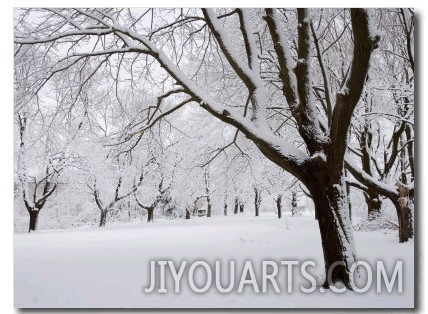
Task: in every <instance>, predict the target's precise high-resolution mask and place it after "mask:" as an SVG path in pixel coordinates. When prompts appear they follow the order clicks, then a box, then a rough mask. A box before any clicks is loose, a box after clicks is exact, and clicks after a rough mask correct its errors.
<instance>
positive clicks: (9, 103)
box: [0, 0, 428, 314]
mask: <svg viewBox="0 0 428 314" xmlns="http://www.w3.org/2000/svg"><path fill="white" fill-rule="evenodd" d="M202 3H203V5H205V6H211V7H231V6H234V7H239V6H244V7H258V6H260V5H261V4H262V5H263V6H266V7H283V6H287V5H290V6H292V5H295V4H298V5H299V6H300V7H321V6H323V7H344V6H347V5H352V6H355V5H357V6H359V7H402V6H406V7H414V8H415V9H416V13H417V17H418V24H417V25H416V27H417V29H418V28H419V29H418V31H417V33H418V34H419V36H418V38H416V43H417V44H416V46H417V47H419V50H417V51H416V54H417V64H418V65H417V69H418V72H419V73H420V74H419V76H418V77H417V82H418V83H417V87H419V89H420V93H419V94H418V97H417V99H418V102H417V104H419V106H420V108H418V111H417V112H418V113H419V115H421V117H420V118H419V122H420V128H419V129H418V131H419V132H418V133H417V135H416V136H417V137H418V138H419V139H420V140H419V141H418V148H417V149H418V151H419V152H420V153H419V154H418V155H417V158H418V159H417V165H418V185H417V190H418V193H417V195H418V196H419V197H420V198H421V199H420V200H418V203H417V205H418V207H417V210H418V209H420V210H418V219H423V221H424V224H425V223H426V221H425V219H426V213H425V211H426V210H427V206H426V199H425V196H424V195H423V191H424V190H425V191H426V182H427V170H426V166H424V162H423V157H422V156H425V159H426V156H427V148H426V143H427V138H426V136H428V132H427V128H428V123H426V122H425V123H424V121H427V120H428V116H427V112H428V111H427V109H426V108H425V109H424V107H426V106H424V105H425V104H424V99H425V97H424V96H425V95H424V94H425V89H424V86H425V83H424V76H425V74H427V65H426V62H424V60H423V56H424V52H426V51H427V49H426V48H427V47H426V45H427V40H426V36H424V35H425V34H426V33H427V30H426V27H427V22H426V19H427V17H428V9H427V8H428V6H427V5H425V6H422V4H423V3H428V2H425V1H415V0H410V1H409V0H408V1H397V0H389V1H373V0H370V1H367V0H360V1H358V2H355V1H354V2H348V3H345V2H343V1H337V0H334V1H328V2H327V1H314V0H311V1H309V0H300V1H298V2H286V1H263V2H261V1H260V0H257V1H256V0H245V1H243V0H240V1H233V2H231V1H224V0H217V1H203V2H200V1H199V2H198V1H194V0H193V1H190V0H181V1H175V2H173V1H168V0H157V1H156V2H155V1H131V0H122V1H120V2H119V1H111V0H106V1H103V2H100V1H93V0H91V1H88V0H84V1H82V0H74V1H73V2H72V4H73V6H74V7H91V6H100V5H102V6H103V7H118V6H121V7H127V6H130V7H140V6H142V5H143V6H146V7H150V6H156V7H176V6H183V7H194V6H195V5H197V4H199V5H200V4H202ZM70 4H71V2H65V1H64V2H58V1H53V0H49V1H29V0H25V1H14V2H12V1H10V0H3V1H1V4H0V6H1V8H0V23H1V26H0V32H1V38H2V40H1V44H0V45H1V46H0V47H1V49H0V51H1V58H0V75H1V100H2V102H1V104H0V119H1V121H0V135H1V141H2V142H1V146H0V147H1V148H0V167H1V168H0V169H1V171H0V173H1V180H0V200H2V203H1V205H2V206H1V208H0V215H1V218H0V234H1V247H2V251H1V256H2V258H1V261H0V289H1V290H0V291H2V296H1V298H0V311H1V313H13V312H15V313H18V311H17V310H14V309H13V271H12V269H13V242H12V239H13V210H12V208H13V7H31V6H33V7H34V6H37V7H41V6H48V7H58V6H60V5H65V6H69V5H70ZM424 38H425V40H424ZM418 40H419V42H418ZM424 143H425V144H424ZM422 216H423V217H422ZM417 227H419V228H420V229H422V232H423V234H424V238H426V232H427V228H423V224H422V223H421V222H419V223H418V225H417ZM422 232H418V235H422ZM420 240H421V239H418V242H419V243H420V242H422V241H420ZM423 252H428V246H427V241H424V242H423V243H422V244H421V245H420V250H419V255H421V254H422V253H423ZM420 260H421V261H422V256H421V257H420ZM426 261H427V259H426V258H423V264H424V266H425V267H424V269H425V271H424V272H423V273H422V274H423V275H424V279H425V280H424V284H421V285H420V289H421V290H422V291H423V292H424V294H426V292H427V290H428V288H427V283H428V280H427V273H428V271H427V269H428V267H427V266H428V265H427V262H426ZM421 268H422V267H421ZM423 300H424V297H419V301H420V302H421V306H422V310H420V311H421V312H424V310H423V309H424V308H425V304H424V301H423ZM49 313H54V312H49ZM146 313H148V312H146ZM156 313H158V314H159V313H160V312H156ZM194 313H196V312H194ZM354 313H355V312H354Z"/></svg>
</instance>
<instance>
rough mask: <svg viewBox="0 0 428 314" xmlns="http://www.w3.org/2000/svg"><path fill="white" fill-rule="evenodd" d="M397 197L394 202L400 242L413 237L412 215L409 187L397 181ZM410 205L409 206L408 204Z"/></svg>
mask: <svg viewBox="0 0 428 314" xmlns="http://www.w3.org/2000/svg"><path fill="white" fill-rule="evenodd" d="M397 187H398V194H399V197H398V199H397V200H396V201H395V202H394V205H395V209H396V211H397V217H398V226H399V228H398V229H399V230H398V240H399V242H400V243H404V242H407V241H409V239H411V238H413V221H412V220H413V217H412V210H411V206H412V205H413V204H412V203H411V200H410V199H409V189H408V188H407V187H405V186H404V185H402V184H400V183H398V184H397ZM409 205H410V206H409Z"/></svg>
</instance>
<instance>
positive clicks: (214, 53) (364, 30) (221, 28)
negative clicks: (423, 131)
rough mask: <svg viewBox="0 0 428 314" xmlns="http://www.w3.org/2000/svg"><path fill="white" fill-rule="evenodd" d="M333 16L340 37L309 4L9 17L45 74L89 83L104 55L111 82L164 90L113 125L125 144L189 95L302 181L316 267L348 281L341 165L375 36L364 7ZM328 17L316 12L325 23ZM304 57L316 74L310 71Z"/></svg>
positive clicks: (351, 250)
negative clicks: (78, 75)
mask: <svg viewBox="0 0 428 314" xmlns="http://www.w3.org/2000/svg"><path fill="white" fill-rule="evenodd" d="M317 12H318V11H317ZM328 12H330V11H328ZM339 12H341V13H342V15H341V17H342V16H343V27H342V28H343V33H342V35H343V34H346V36H342V35H341V34H338V35H337V36H336V38H335V40H334V41H333V42H332V43H331V42H330V41H327V40H323V37H322V36H318V35H317V34H316V32H317V30H318V29H317V27H316V25H313V23H312V14H313V12H311V11H310V10H307V9H298V10H297V12H296V11H294V10H276V9H266V10H244V9H233V10H229V9H227V10H224V9H220V10H213V9H202V10H201V11H199V10H197V9H185V10H176V11H174V10H161V9H160V10H154V9H148V10H123V9H49V10H46V11H41V10H38V9H37V10H34V12H33V13H32V12H26V14H22V15H20V16H19V17H18V18H17V23H16V24H17V31H16V33H15V44H16V45H18V46H19V47H26V46H28V45H35V46H37V47H39V46H49V47H51V46H54V47H56V48H58V49H57V50H56V53H57V54H59V55H58V56H56V57H55V58H54V59H55V60H56V63H55V64H54V65H53V66H52V67H51V68H50V69H49V70H50V72H51V73H52V75H55V74H58V73H61V72H63V71H68V70H69V69H71V68H79V69H80V68H87V69H89V71H88V72H89V73H90V74H88V75H87V76H86V77H87V80H90V78H91V74H92V73H94V72H96V71H98V69H99V68H100V67H102V66H104V65H105V64H106V63H108V66H109V67H111V68H113V70H112V77H113V78H114V79H115V81H116V82H117V83H119V82H120V81H121V78H123V79H125V78H126V79H127V80H128V81H132V85H133V86H135V85H136V84H139V83H141V84H144V83H143V81H144V78H145V77H149V78H148V80H153V81H157V83H158V86H162V87H163V88H164V89H165V92H164V94H163V98H162V99H165V98H168V97H170V96H173V97H174V99H175V101H174V105H172V104H171V103H169V104H168V106H167V105H166V104H165V102H162V101H160V102H158V104H157V105H156V106H154V107H145V108H144V104H142V106H143V108H142V111H144V112H146V113H147V116H146V118H144V119H142V120H141V121H134V122H133V123H132V124H131V125H130V127H129V128H127V129H126V130H125V132H124V135H123V139H124V140H125V141H129V142H132V141H138V140H139V139H140V138H141V137H142V136H143V135H144V134H145V133H146V132H148V130H150V128H151V127H152V126H153V125H154V124H155V123H157V122H159V121H160V120H162V119H164V118H165V117H166V116H167V115H169V114H171V113H173V112H175V111H176V110H178V109H180V108H182V107H184V106H185V105H187V104H190V103H197V104H199V106H200V107H201V108H203V109H204V110H206V111H207V112H208V113H209V114H210V115H211V116H213V117H215V118H217V119H219V120H221V121H223V122H224V123H226V124H228V125H231V126H233V127H235V128H236V129H237V133H239V134H242V135H244V136H245V137H246V138H247V139H248V140H250V141H252V142H253V143H254V144H255V146H256V147H257V148H258V149H259V150H260V152H261V153H262V154H263V155H264V156H265V157H266V158H268V159H269V160H270V161H272V162H273V163H274V164H276V165H277V166H278V167H280V168H282V169H283V170H285V171H287V172H289V173H290V174H291V175H293V176H295V177H296V178H297V179H298V180H300V182H302V184H303V185H304V186H305V187H306V188H307V189H308V191H309V192H310V194H311V196H312V199H313V201H314V204H315V209H316V213H317V218H318V224H319V229H320V234H321V240H322V241H321V242H322V247H323V253H324V259H325V267H326V270H328V269H329V268H330V267H331V266H332V265H338V266H336V267H335V268H334V269H333V272H332V278H331V279H332V282H338V281H339V282H343V283H344V284H345V285H346V286H347V287H351V279H350V275H351V273H350V267H351V266H352V265H353V264H354V263H355V262H356V261H357V254H356V250H355V245H354V240H353V234H352V229H351V226H350V217H349V201H348V198H347V194H346V193H347V191H346V187H345V176H344V161H345V153H346V150H347V145H348V142H347V139H348V130H349V127H350V124H351V119H352V115H353V112H354V109H355V107H356V105H357V103H358V102H359V100H360V96H361V94H362V91H363V88H364V85H365V82H366V77H367V73H368V70H369V68H370V58H371V55H372V51H373V49H375V48H376V47H377V44H378V42H379V35H378V34H377V33H376V31H375V27H374V24H373V23H372V21H371V16H370V14H369V13H368V12H367V11H366V10H364V9H351V10H349V11H348V10H339ZM32 16H37V17H39V18H34V19H31V17H32ZM29 17H30V18H29ZM159 17H162V18H159ZM336 19H338V18H336V17H335V16H334V15H333V14H331V15H327V16H321V20H324V21H326V23H325V24H328V21H329V20H332V21H335V20H336ZM287 21H288V22H287ZM255 27H257V28H255ZM28 30H29V31H28ZM171 38H173V39H174V40H171ZM328 46H340V47H341V49H342V52H343V54H342V56H343V57H341V56H340V55H339V60H338V59H337V58H338V57H337V56H338V55H337V54H334V56H333V54H331V53H324V54H323V50H324V52H325V51H326V50H327V49H328V48H329V47H328ZM314 52H315V53H314ZM326 59H328V60H326ZM153 61H156V62H153ZM335 62H339V63H344V64H347V65H348V67H347V68H348V71H347V72H346V73H342V74H343V75H341V76H342V77H340V75H339V76H338V75H337V73H336V72H335V68H334V67H330V66H329V64H334V63H335ZM135 64H140V65H141V66H139V67H135V66H134V65H135ZM315 65H316V66H317V67H318V68H319V69H320V70H319V71H317V73H321V75H318V76H315V75H314V67H315ZM219 68H220V71H219ZM124 69H126V70H127V73H126V74H123V73H122V72H121V71H122V70H124ZM148 73H151V74H150V75H147V74H148ZM154 74H156V75H154ZM211 74H212V75H211ZM332 77H335V78H338V79H337V80H336V81H335V80H333V79H331V78H332ZM49 78H50V77H49ZM219 78H220V79H219ZM318 78H321V84H318ZM85 82H86V80H83V83H82V84H85ZM204 86H205V87H207V86H209V89H207V88H205V87H204ZM317 93H318V94H317ZM243 104H244V105H243ZM271 105H272V106H271ZM278 106H279V108H280V109H278ZM272 112H274V113H275V114H277V113H278V112H279V113H283V112H286V113H287V114H288V119H289V120H287V121H291V122H290V124H291V126H288V127H287V128H288V130H290V129H293V130H294V135H295V136H296V137H297V138H298V140H297V142H296V140H295V137H293V138H290V137H285V136H283V135H282V134H281V132H277V130H278V128H276V127H275V129H274V128H273V125H274V122H272V119H271V115H272ZM357 179H358V178H357ZM320 187H323V188H320ZM337 263H338V264H337ZM328 284H331V283H330V282H329V283H327V282H326V285H328Z"/></svg>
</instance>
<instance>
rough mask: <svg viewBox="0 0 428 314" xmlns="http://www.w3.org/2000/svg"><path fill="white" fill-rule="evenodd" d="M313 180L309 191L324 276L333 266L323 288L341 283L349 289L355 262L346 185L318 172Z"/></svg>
mask: <svg viewBox="0 0 428 314" xmlns="http://www.w3.org/2000/svg"><path fill="white" fill-rule="evenodd" d="M314 173H317V172H314ZM315 178H316V179H315V180H314V181H313V182H312V188H311V189H310V191H311V194H312V195H313V201H314V204H315V211H316V213H317V217H318V225H319V229H320V234H321V243H322V248H323V253H324V261H325V270H326V275H327V274H328V271H329V269H330V268H332V265H335V267H334V268H333V269H332V276H331V278H330V279H331V281H330V282H329V281H328V278H326V281H325V283H324V287H328V286H329V285H330V284H333V283H335V282H342V283H343V284H345V286H346V287H347V288H349V289H352V287H351V278H350V275H351V274H350V268H351V266H352V265H353V264H354V263H355V262H357V257H356V249H355V245H354V238H353V232H352V226H351V221H350V217H349V207H348V205H349V204H348V201H347V195H346V186H345V183H344V180H341V181H342V182H340V183H331V182H330V179H329V177H328V176H327V175H324V176H323V175H322V174H321V173H319V172H318V173H317V175H315ZM319 187H325V188H322V189H320V188H319ZM308 188H309V187H308ZM335 263H336V264H335ZM338 263H340V264H338Z"/></svg>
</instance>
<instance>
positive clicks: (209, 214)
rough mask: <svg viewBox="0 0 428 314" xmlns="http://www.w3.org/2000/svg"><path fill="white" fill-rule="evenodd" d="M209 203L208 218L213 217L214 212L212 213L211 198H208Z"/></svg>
mask: <svg viewBox="0 0 428 314" xmlns="http://www.w3.org/2000/svg"><path fill="white" fill-rule="evenodd" d="M207 202H208V205H207V217H211V214H212V211H211V202H210V198H209V197H207Z"/></svg>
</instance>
